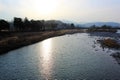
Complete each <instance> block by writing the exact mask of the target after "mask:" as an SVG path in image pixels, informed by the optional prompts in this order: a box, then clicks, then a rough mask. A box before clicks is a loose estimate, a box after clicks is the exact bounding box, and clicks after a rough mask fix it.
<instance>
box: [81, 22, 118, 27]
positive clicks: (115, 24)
mask: <svg viewBox="0 0 120 80" xmlns="http://www.w3.org/2000/svg"><path fill="white" fill-rule="evenodd" d="M80 25H81V24H80ZM92 25H96V26H98V27H100V26H103V25H108V26H112V27H120V23H117V22H91V23H85V24H82V26H83V27H90V26H92Z"/></svg>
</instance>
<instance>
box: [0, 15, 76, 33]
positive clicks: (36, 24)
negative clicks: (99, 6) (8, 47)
mask: <svg viewBox="0 0 120 80" xmlns="http://www.w3.org/2000/svg"><path fill="white" fill-rule="evenodd" d="M11 26H12V30H14V31H45V30H55V29H57V26H58V23H56V22H51V23H46V21H45V20H33V19H32V20H28V18H27V17H25V18H24V19H22V18H18V17H14V20H13V22H8V21H6V20H4V19H0V31H10V30H11ZM74 27H75V26H74V24H73V23H71V24H69V26H68V25H67V28H71V29H72V28H74Z"/></svg>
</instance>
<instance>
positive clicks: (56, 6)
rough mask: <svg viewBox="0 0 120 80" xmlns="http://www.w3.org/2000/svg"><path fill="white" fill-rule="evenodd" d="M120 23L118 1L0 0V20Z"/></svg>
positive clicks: (119, 1) (119, 3) (119, 4)
mask: <svg viewBox="0 0 120 80" xmlns="http://www.w3.org/2000/svg"><path fill="white" fill-rule="evenodd" d="M15 16H16V17H22V18H24V17H28V18H29V19H45V20H49V19H56V20H69V21H75V22H97V21H104V22H108V21H114V22H120V0H0V19H1V18H2V19H7V20H12V19H13V17H15Z"/></svg>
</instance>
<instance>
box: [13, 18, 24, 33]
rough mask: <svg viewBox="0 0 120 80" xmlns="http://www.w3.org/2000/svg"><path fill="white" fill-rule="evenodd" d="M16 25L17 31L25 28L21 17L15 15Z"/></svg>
mask: <svg viewBox="0 0 120 80" xmlns="http://www.w3.org/2000/svg"><path fill="white" fill-rule="evenodd" d="M14 27H15V29H16V30H17V31H22V30H23V22H22V19H21V18H17V17H14Z"/></svg>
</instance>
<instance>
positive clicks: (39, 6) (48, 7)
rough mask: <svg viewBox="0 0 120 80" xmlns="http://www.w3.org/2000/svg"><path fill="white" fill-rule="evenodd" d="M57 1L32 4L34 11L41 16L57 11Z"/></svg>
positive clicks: (50, 0)
mask: <svg viewBox="0 0 120 80" xmlns="http://www.w3.org/2000/svg"><path fill="white" fill-rule="evenodd" d="M57 6H58V1H57V0H36V1H35V3H34V9H35V10H36V12H38V13H39V14H42V15H47V14H51V13H54V12H55V11H56V9H57Z"/></svg>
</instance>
